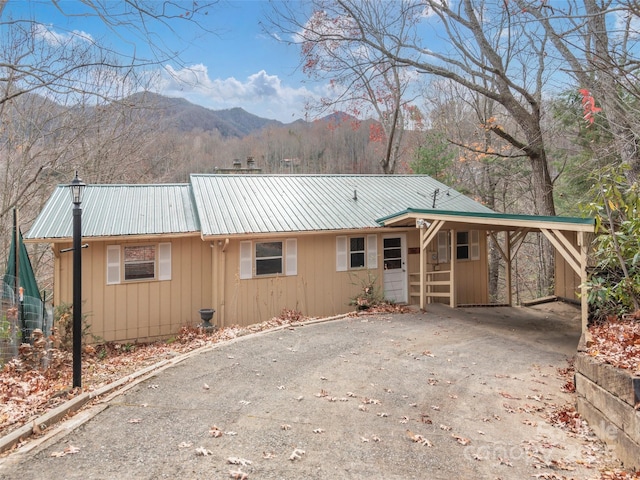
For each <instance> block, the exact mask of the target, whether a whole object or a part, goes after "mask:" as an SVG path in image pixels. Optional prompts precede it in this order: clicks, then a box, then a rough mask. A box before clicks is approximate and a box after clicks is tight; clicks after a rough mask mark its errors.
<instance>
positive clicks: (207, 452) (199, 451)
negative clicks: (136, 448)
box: [196, 447, 213, 457]
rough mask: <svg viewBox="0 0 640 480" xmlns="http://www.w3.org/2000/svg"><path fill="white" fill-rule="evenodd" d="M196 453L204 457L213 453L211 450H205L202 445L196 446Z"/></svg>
mask: <svg viewBox="0 0 640 480" xmlns="http://www.w3.org/2000/svg"><path fill="white" fill-rule="evenodd" d="M196 455H198V456H200V457H206V456H207V455H213V452H212V451H211V450H207V449H206V448H204V447H198V448H196Z"/></svg>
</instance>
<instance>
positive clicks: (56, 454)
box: [51, 445, 80, 457]
mask: <svg viewBox="0 0 640 480" xmlns="http://www.w3.org/2000/svg"><path fill="white" fill-rule="evenodd" d="M79 451H80V449H79V448H78V447H74V446H73V445H69V446H68V447H67V448H65V449H64V450H63V451H61V452H53V453H52V454H51V456H52V457H64V456H65V455H73V454H74V453H78V452H79Z"/></svg>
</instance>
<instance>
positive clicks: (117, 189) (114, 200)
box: [25, 184, 200, 240]
mask: <svg viewBox="0 0 640 480" xmlns="http://www.w3.org/2000/svg"><path fill="white" fill-rule="evenodd" d="M81 207H82V236H83V237H112V236H121V235H160V234H184V233H191V232H199V231H200V225H199V223H198V215H197V214H196V211H195V209H194V204H193V199H192V197H191V187H190V185H188V184H167V185H88V186H87V187H86V188H85V191H84V197H83V199H82V205H81ZM72 209H73V204H72V203H71V194H70V193H69V187H68V186H67V185H58V187H57V188H56V189H55V190H54V191H53V193H52V194H51V197H50V198H49V200H48V201H47V203H46V204H45V206H44V208H43V210H42V212H40V214H39V215H38V217H37V218H36V220H35V222H34V223H33V225H32V226H31V229H30V230H29V232H28V233H27V234H26V235H25V239H29V240H35V239H47V240H50V239H67V238H71V236H72V227H73V225H72V223H73V221H72V218H73V215H72Z"/></svg>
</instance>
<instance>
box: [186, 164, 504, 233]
mask: <svg viewBox="0 0 640 480" xmlns="http://www.w3.org/2000/svg"><path fill="white" fill-rule="evenodd" d="M191 185H192V188H193V197H194V200H195V203H196V210H197V211H198V214H199V216H200V225H201V228H202V236H203V237H207V236H217V235H241V234H247V233H254V234H255V233H278V232H304V231H322V230H344V229H361V228H377V227H379V226H380V225H379V224H378V223H377V222H376V220H375V219H376V218H380V217H381V216H385V215H392V214H393V213H394V212H398V211H400V210H405V209H406V208H407V207H409V206H413V207H418V208H422V209H428V208H430V207H431V206H432V205H433V203H434V197H435V205H436V207H439V208H447V209H451V210H456V211H464V212H478V213H490V212H492V210H490V209H488V208H487V207H485V206H483V205H481V204H480V203H478V202H475V201H474V200H472V199H470V198H469V197H467V196H465V195H463V194H461V193H459V192H457V191H455V190H453V189H452V188H449V187H447V186H446V185H444V184H443V183H440V182H438V181H437V180H434V179H433V178H431V177H429V176H426V175H204V174H202V175H201V174H197V175H191ZM436 192H437V193H436Z"/></svg>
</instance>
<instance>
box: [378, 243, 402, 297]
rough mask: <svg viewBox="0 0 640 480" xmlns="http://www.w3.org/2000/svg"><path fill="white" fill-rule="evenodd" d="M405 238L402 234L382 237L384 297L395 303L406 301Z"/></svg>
mask: <svg viewBox="0 0 640 480" xmlns="http://www.w3.org/2000/svg"><path fill="white" fill-rule="evenodd" d="M406 240H407V239H406V235H404V234H399V235H385V236H383V237H382V252H383V256H382V258H383V261H384V298H385V299H387V300H389V301H392V302H396V303H407V266H406V260H407V245H406Z"/></svg>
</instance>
